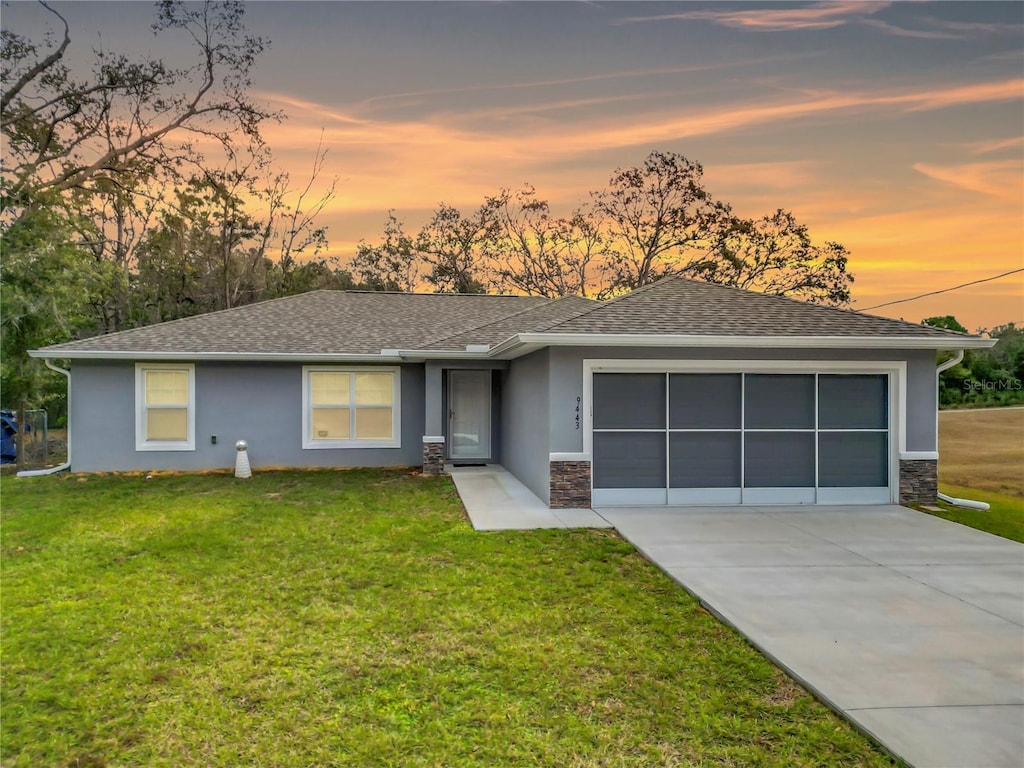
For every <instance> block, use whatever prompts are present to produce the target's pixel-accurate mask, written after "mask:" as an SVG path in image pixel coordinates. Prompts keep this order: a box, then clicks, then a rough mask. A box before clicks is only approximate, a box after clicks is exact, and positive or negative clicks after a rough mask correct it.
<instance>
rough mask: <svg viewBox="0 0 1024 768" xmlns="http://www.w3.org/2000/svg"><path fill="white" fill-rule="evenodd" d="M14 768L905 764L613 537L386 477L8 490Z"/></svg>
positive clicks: (8, 751) (7, 727) (276, 475)
mask: <svg viewBox="0 0 1024 768" xmlns="http://www.w3.org/2000/svg"><path fill="white" fill-rule="evenodd" d="M0 482H2V485H0V492H2V541H0V544H2V553H0V554H2V559H0V568H2V574H0V575H2V579H3V582H2V583H3V592H2V601H3V602H2V649H3V658H2V661H3V667H2V673H3V675H2V697H3V700H2V706H3V721H2V761H3V765H4V766H9V767H10V766H33V767H37V766H80V767H82V768H85V767H93V768H95V767H96V766H243V765H245V766H312V765H324V766H328V765H330V766H341V765H351V766H403V767H405V766H558V767H559V768H563V767H566V766H683V765H687V766H742V765H751V766H753V765H757V766H769V765H772V766H801V765H802V766H830V765H844V766H852V765H857V766H882V765H889V764H890V761H889V760H888V758H886V757H885V756H884V755H883V754H882V753H881V752H880V751H879V750H877V749H876V748H875V747H874V746H873V745H872V744H871V743H870V742H869V741H868V740H867V739H866V738H865V737H864V736H862V735H860V734H859V733H857V732H856V731H854V729H853V728H852V727H851V726H849V725H847V724H846V723H845V722H844V721H842V720H841V719H839V718H838V717H836V716H835V715H834V714H833V713H832V712H830V711H829V710H828V709H826V708H825V707H824V706H823V705H821V704H820V703H818V702H817V701H816V700H815V699H813V698H812V697H811V696H810V695H808V694H807V693H806V692H804V691H803V690H802V689H800V688H799V687H797V686H796V685H794V684H793V683H792V682H791V681H790V680H789V679H788V678H787V677H786V676H785V675H784V674H782V673H781V672H779V671H778V670H777V669H776V668H775V667H773V666H772V665H771V664H770V663H768V662H767V661H766V660H765V659H764V658H763V657H761V656H760V655H759V654H758V653H757V652H756V651H754V650H753V649H752V648H750V647H749V646H748V645H747V644H746V643H745V642H744V641H743V640H742V639H740V638H739V636H738V635H736V634H735V633H733V632H732V631H731V630H729V629H728V628H726V627H724V626H723V625H722V624H720V623H719V622H718V621H716V620H715V619H714V618H712V617H711V616H710V615H708V614H707V613H706V612H705V611H704V610H702V609H701V608H700V607H699V605H698V604H697V602H696V601H695V600H693V599H692V598H691V597H689V596H688V595H687V594H686V593H685V592H684V591H683V590H682V589H680V588H679V587H678V586H676V585H675V584H674V583H673V582H671V581H670V580H669V579H668V578H667V577H666V576H664V575H663V574H662V573H661V572H659V571H658V570H657V569H656V568H654V567H653V566H652V565H650V564H649V563H648V562H647V561H645V560H644V559H643V558H641V557H640V556H639V555H638V554H637V553H636V552H635V551H634V550H633V549H632V547H630V546H629V545H628V544H626V543H624V542H623V541H622V540H621V539H619V538H618V537H617V536H616V535H614V534H612V533H609V532H606V531H578V532H567V531H535V532H509V533H491V534H482V533H476V532H474V531H473V530H472V529H471V527H470V526H469V525H468V523H467V522H466V520H465V518H464V513H463V511H462V508H461V505H460V503H459V501H458V497H457V496H456V494H455V492H454V489H453V486H452V485H451V482H450V480H448V479H447V478H425V477H420V476H418V475H414V474H406V473H401V472H387V471H353V472H306V473H301V472H273V473H263V474H259V475H257V476H256V477H255V478H253V479H252V480H250V481H238V480H235V479H234V478H231V477H228V476H157V477H154V478H152V479H145V478H142V477H80V476H70V477H68V476H63V477H60V476H55V477H49V478H40V479H32V480H24V479H23V480H17V479H15V478H12V477H10V476H6V477H3V478H0Z"/></svg>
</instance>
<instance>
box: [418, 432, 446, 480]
mask: <svg viewBox="0 0 1024 768" xmlns="http://www.w3.org/2000/svg"><path fill="white" fill-rule="evenodd" d="M423 474H424V475H443V474H444V438H441V439H440V440H437V439H433V438H430V439H428V438H424V439H423Z"/></svg>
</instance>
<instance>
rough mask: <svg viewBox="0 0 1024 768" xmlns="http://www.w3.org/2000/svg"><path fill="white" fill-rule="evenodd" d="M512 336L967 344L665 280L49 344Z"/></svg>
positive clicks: (397, 302) (338, 310) (204, 321)
mask: <svg viewBox="0 0 1024 768" xmlns="http://www.w3.org/2000/svg"><path fill="white" fill-rule="evenodd" d="M519 333H558V334H626V335H630V334H655V335H656V334H666V335H682V336H739V337H752V338H757V337H772V336H774V337H815V336H821V337H848V338H849V337H856V338H872V337H874V338H880V339H886V338H889V339H893V338H900V339H903V338H906V339H934V340H935V341H940V342H941V341H943V340H948V341H949V342H950V346H955V345H956V341H957V340H959V339H974V340H977V337H972V336H969V335H966V334H959V333H955V332H953V331H947V330H943V329H939V328H931V327H929V326H923V325H916V324H914V323H907V322H903V321H902V320H892V319H889V318H885V317H876V316H873V315H865V314H863V313H860V312H855V311H853V310H846V309H836V308H833V307H821V306H815V305H812V304H806V303H804V302H800V301H795V300H792V299H787V298H782V297H778V296H765V295H763V294H759V293H751V292H749V291H743V290H740V289H738V288H729V287H725V286H720V285H711V284H708V283H701V282H696V281H693V280H687V279H684V278H678V277H672V278H666V279H664V280H661V281H659V282H657V283H654V284H653V285H649V286H646V287H644V288H640V289H639V290H636V291H633V292H632V293H628V294H626V295H625V296H620V297H618V298H617V299H613V300H612V301H605V302H595V301H590V300H587V299H581V298H578V297H565V298H562V299H548V298H543V297H539V296H490V295H463V294H411V293H384V292H361V291H312V292H310V293H305V294H300V295H298V296H288V297H286V298H282V299H274V300H271V301H264V302H260V303H258V304H250V305H247V306H244V307H237V308H235V309H228V310H223V311H220V312H212V313H209V314H206V315H198V316H196V317H189V318H184V319H182V320H174V321H171V322H167V323H159V324H157V325H151V326H147V327H144V328H136V329H133V330H130V331H121V332H120V333H112V334H108V335H106V336H95V337H93V338H91V339H83V340H81V341H70V342H67V343H64V344H56V345H53V346H50V347H46V348H44V349H43V350H39V352H40V353H42V354H41V356H43V355H45V356H47V357H60V356H61V353H77V352H81V353H87V354H89V355H90V356H102V354H103V353H106V352H109V353H121V354H124V353H129V354H130V353H157V354H182V355H185V356H187V355H191V354H200V353H206V354H214V355H216V354H222V353H223V354H229V355H237V354H252V355H273V354H288V355H304V354H305V355H346V354H348V355H363V354H365V355H377V354H379V353H380V352H381V350H383V349H402V350H435V351H443V350H459V351H464V350H465V349H466V346H467V345H469V344H488V345H491V346H494V345H497V344H499V343H501V342H502V341H505V340H507V339H509V338H510V337H512V336H514V335H516V334H519Z"/></svg>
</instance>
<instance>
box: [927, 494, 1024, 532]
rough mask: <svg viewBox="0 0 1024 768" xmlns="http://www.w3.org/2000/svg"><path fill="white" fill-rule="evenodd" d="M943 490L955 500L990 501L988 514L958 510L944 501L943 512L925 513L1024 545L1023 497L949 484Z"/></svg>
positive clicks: (940, 504) (978, 511)
mask: <svg viewBox="0 0 1024 768" xmlns="http://www.w3.org/2000/svg"><path fill="white" fill-rule="evenodd" d="M939 490H940V491H942V492H943V493H944V494H946V495H947V496H952V497H954V498H961V499H973V500H974V501H986V502H988V503H989V505H990V508H989V510H988V511H986V512H982V511H980V510H977V509H965V508H964V507H954V506H951V505H949V504H946V503H944V502H941V501H940V502H939V503H938V505H937V506H939V507H941V508H942V511H941V512H931V511H930V510H924V511H925V512H929V513H930V514H933V515H936V516H937V517H943V518H945V519H946V520H953V521H954V522H957V523H963V524H964V525H969V526H971V528H978V529H979V530H982V531H988V532H989V533H994V534H996V535H997V536H1004V537H1005V538H1007V539H1013V540H1014V541H1020V542H1024V499H1022V498H1020V497H1019V496H1007V495H1006V494H1004V493H994V492H992V491H976V490H971V489H970V488H960V487H957V486H953V485H945V484H942V485H940V486H939Z"/></svg>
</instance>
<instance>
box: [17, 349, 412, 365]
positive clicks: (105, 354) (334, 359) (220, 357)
mask: <svg viewBox="0 0 1024 768" xmlns="http://www.w3.org/2000/svg"><path fill="white" fill-rule="evenodd" d="M28 354H29V356H30V357H38V358H45V359H47V360H175V361H178V360H196V361H202V360H207V361H211V362H224V361H236V362H257V361H258V362H287V363H294V362H310V363H401V362H403V360H402V358H401V357H399V356H391V355H387V356H385V355H358V354H309V353H307V352H145V351H139V352H127V351H124V350H118V351H113V352H111V351H101V350H93V349H90V350H84V349H80V350H70V349H69V350H47V349H32V350H29V353H28Z"/></svg>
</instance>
